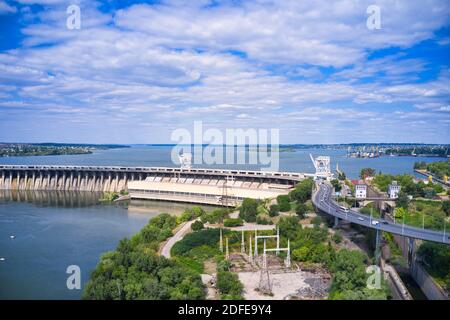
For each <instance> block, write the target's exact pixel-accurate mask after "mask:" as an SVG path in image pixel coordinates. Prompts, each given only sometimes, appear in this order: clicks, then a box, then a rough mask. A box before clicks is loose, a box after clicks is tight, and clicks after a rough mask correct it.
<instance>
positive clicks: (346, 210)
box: [339, 206, 349, 212]
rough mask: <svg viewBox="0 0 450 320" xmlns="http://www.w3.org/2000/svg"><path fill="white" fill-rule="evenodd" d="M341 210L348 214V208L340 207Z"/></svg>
mask: <svg viewBox="0 0 450 320" xmlns="http://www.w3.org/2000/svg"><path fill="white" fill-rule="evenodd" d="M339 208H341V209H342V210H344V212H348V211H349V210H348V208H346V207H344V206H339Z"/></svg>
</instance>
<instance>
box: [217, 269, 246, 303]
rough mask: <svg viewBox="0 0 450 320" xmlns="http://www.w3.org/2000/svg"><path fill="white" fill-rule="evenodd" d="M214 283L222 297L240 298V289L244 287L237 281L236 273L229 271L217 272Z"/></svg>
mask: <svg viewBox="0 0 450 320" xmlns="http://www.w3.org/2000/svg"><path fill="white" fill-rule="evenodd" d="M216 285H217V289H218V290H219V292H220V294H221V297H222V298H224V299H229V298H234V299H236V298H237V299H239V298H242V290H243V289H244V286H243V285H242V283H241V282H240V281H239V278H238V276H237V274H235V273H232V272H230V271H220V272H218V273H217V282H216Z"/></svg>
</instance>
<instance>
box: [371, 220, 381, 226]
mask: <svg viewBox="0 0 450 320" xmlns="http://www.w3.org/2000/svg"><path fill="white" fill-rule="evenodd" d="M372 224H373V225H374V226H377V225H379V224H380V221H378V220H372Z"/></svg>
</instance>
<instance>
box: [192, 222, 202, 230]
mask: <svg viewBox="0 0 450 320" xmlns="http://www.w3.org/2000/svg"><path fill="white" fill-rule="evenodd" d="M203 228H204V226H203V223H202V222H201V221H199V220H197V221H194V222H193V223H192V224H191V229H192V231H199V230H202V229H203Z"/></svg>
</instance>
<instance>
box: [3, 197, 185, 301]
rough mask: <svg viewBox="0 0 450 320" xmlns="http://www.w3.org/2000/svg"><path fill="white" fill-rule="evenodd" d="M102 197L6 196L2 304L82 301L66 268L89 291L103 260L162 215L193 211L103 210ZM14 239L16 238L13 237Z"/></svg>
mask: <svg viewBox="0 0 450 320" xmlns="http://www.w3.org/2000/svg"><path fill="white" fill-rule="evenodd" d="M100 196H101V194H100V193H92V192H67V191H4V190H2V191H0V257H4V258H5V261H1V262H0V299H79V298H80V297H81V290H68V289H67V286H66V280H67V277H68V275H67V274H66V268H67V267H68V266H69V265H73V264H75V265H78V266H79V267H80V268H81V282H82V286H84V285H85V283H86V281H87V280H88V279H89V274H90V272H91V271H92V269H93V268H94V267H95V266H96V264H97V262H98V260H99V258H100V256H101V255H102V254H103V253H105V252H107V251H110V250H114V249H115V248H116V246H117V244H118V242H119V240H120V239H123V238H124V237H128V238H129V237H131V236H132V235H133V234H135V233H136V232H138V231H139V230H140V229H142V227H143V226H144V225H145V224H146V223H147V222H148V221H149V219H150V218H152V217H154V216H156V215H158V214H159V213H162V212H167V213H171V214H180V213H182V212H183V211H184V210H185V209H186V208H187V207H190V206H192V205H187V204H181V203H169V202H159V201H134V200H132V201H127V202H121V203H112V204H101V203H99V201H98V199H99V198H100ZM11 235H14V236H15V238H13V239H12V238H11V237H10V236H11Z"/></svg>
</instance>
